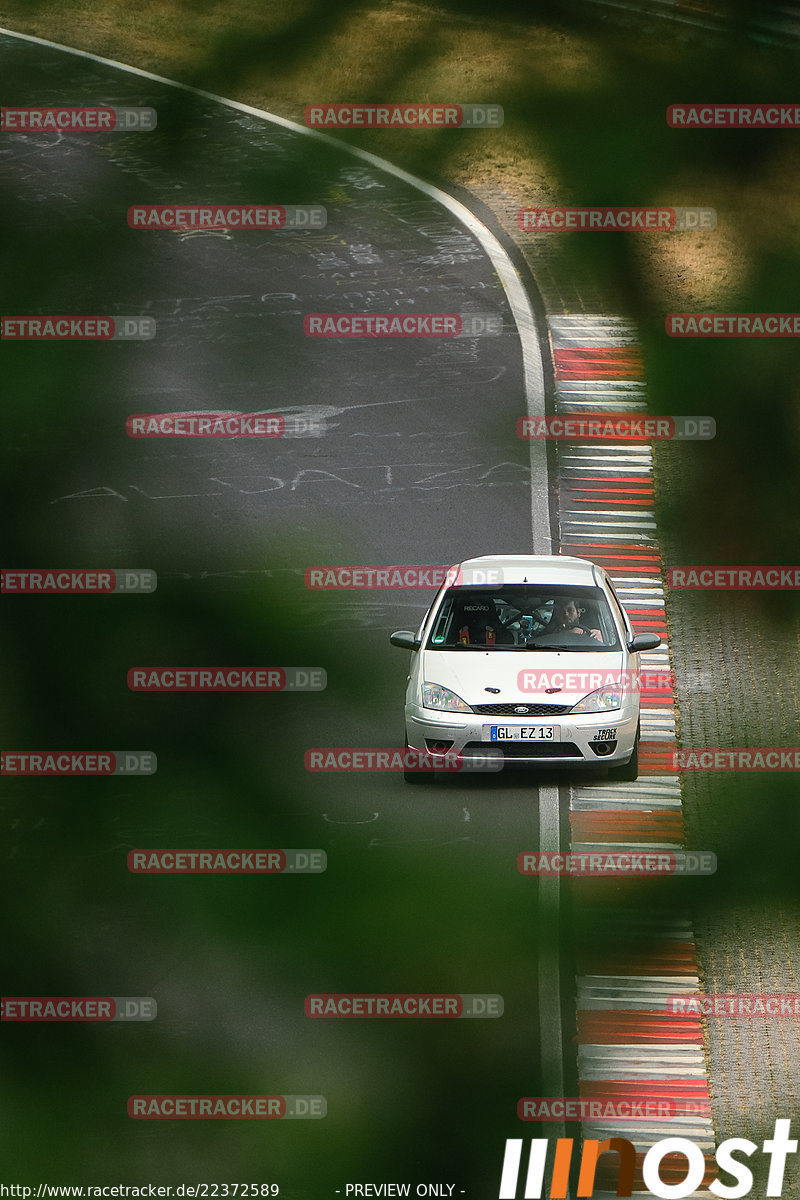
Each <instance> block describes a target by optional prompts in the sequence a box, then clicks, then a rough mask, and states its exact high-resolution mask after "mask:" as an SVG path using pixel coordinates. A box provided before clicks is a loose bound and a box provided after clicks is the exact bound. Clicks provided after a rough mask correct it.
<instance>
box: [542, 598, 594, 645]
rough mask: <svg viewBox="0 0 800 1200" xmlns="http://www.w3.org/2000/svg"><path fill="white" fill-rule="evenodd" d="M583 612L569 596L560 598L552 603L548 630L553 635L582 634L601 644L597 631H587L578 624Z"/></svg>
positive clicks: (583, 609) (584, 610)
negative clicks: (551, 614)
mask: <svg viewBox="0 0 800 1200" xmlns="http://www.w3.org/2000/svg"><path fill="white" fill-rule="evenodd" d="M585 612H586V609H585V608H580V607H579V605H578V602H577V600H574V599H573V598H572V597H571V596H561V597H559V598H558V599H557V600H555V601H554V603H553V616H552V619H551V621H550V624H549V626H548V630H552V631H553V632H554V633H556V632H558V633H582V634H585V635H586V636H587V637H592V638H594V639H595V641H597V642H602V640H603V635H602V633H601V632H600V630H599V629H587V628H585V627H584V626H583V625H579V624H578V622H579V620H580V618H581V617H582V616H583V614H584V613H585Z"/></svg>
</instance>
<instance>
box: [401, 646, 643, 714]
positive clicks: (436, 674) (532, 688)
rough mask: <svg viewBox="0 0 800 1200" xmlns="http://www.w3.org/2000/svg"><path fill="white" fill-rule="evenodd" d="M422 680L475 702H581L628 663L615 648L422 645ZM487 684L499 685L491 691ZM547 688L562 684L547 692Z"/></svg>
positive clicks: (621, 652) (613, 678)
mask: <svg viewBox="0 0 800 1200" xmlns="http://www.w3.org/2000/svg"><path fill="white" fill-rule="evenodd" d="M422 654H423V655H424V659H423V662H422V664H421V665H422V680H423V681H424V682H425V683H438V684H440V685H441V686H442V687H446V688H450V690H451V691H452V692H455V693H456V695H457V696H460V697H461V699H462V700H465V701H466V703H467V704H469V705H470V706H473V705H477V704H513V703H516V702H519V703H520V704H523V703H525V702H529V703H530V702H531V701H532V702H534V703H539V704H577V702H578V701H579V700H582V699H583V697H584V696H586V695H588V693H589V692H594V691H596V690H597V689H598V688H600V687H603V686H604V685H605V684H608V683H612V682H614V680H615V679H616V678H617V677H618V676H619V673H620V671H622V669H623V667H624V665H625V661H624V660H625V657H626V655H625V653H624V652H623V651H620V650H613V651H608V652H604V651H602V650H601V651H588V652H586V653H582V652H581V651H580V650H578V651H563V652H558V651H550V652H548V651H545V650H530V651H522V650H486V651H483V650H453V651H447V650H423V651H422ZM487 688H498V689H499V691H497V692H494V691H492V692H488V691H487V690H486V689H487ZM547 688H558V689H559V690H558V691H554V692H551V693H549V694H548V692H547V691H546V689H547Z"/></svg>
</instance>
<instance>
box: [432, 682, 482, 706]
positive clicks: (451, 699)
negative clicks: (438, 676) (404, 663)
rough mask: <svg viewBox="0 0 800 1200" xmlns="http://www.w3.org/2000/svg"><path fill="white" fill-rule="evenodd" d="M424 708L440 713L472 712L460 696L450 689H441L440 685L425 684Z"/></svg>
mask: <svg viewBox="0 0 800 1200" xmlns="http://www.w3.org/2000/svg"><path fill="white" fill-rule="evenodd" d="M422 707H423V708H435V709H437V710H438V711H439V712H466V713H468V712H472V709H471V708H470V706H469V705H468V704H465V703H464V701H463V700H462V699H461V697H460V696H457V695H456V694H455V692H451V691H450V689H449V688H446V687H441V686H440V685H439V684H438V683H423V685H422Z"/></svg>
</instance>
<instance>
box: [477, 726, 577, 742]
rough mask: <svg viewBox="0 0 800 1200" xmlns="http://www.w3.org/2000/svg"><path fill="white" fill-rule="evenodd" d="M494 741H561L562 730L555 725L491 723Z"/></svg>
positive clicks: (491, 737)
mask: <svg viewBox="0 0 800 1200" xmlns="http://www.w3.org/2000/svg"><path fill="white" fill-rule="evenodd" d="M489 740H490V741H492V742H560V741H561V730H560V729H557V728H556V726H555V725H490V726H489Z"/></svg>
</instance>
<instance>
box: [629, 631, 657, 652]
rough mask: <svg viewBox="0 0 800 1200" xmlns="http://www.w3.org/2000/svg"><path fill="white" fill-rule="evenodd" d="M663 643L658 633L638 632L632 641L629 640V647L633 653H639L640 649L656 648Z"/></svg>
mask: <svg viewBox="0 0 800 1200" xmlns="http://www.w3.org/2000/svg"><path fill="white" fill-rule="evenodd" d="M660 645H661V638H660V637H659V636H658V634H657V633H637V634H636V636H635V637H634V639H633V641H632V642H628V649H629V650H630V652H631V654H638V653H639V651H640V650H656V649H657V648H658V647H659V646H660Z"/></svg>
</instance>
